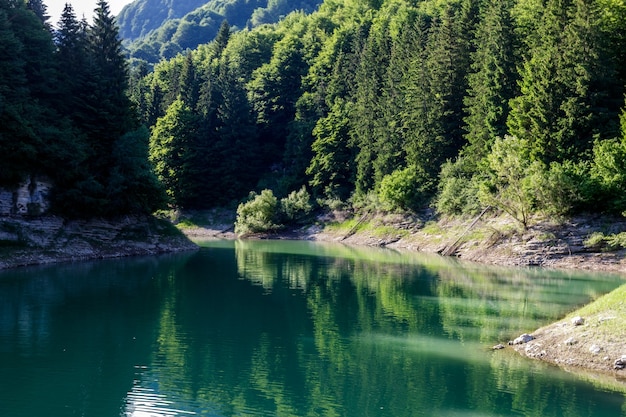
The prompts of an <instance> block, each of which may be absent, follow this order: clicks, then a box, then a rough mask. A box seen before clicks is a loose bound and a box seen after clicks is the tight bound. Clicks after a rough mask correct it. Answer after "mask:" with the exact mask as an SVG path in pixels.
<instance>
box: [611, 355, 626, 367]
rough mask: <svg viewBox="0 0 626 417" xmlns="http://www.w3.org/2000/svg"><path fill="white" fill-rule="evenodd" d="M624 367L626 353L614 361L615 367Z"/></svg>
mask: <svg viewBox="0 0 626 417" xmlns="http://www.w3.org/2000/svg"><path fill="white" fill-rule="evenodd" d="M624 368H626V355H622V357H621V358H619V359H616V360H615V362H613V369H616V370H621V369H624Z"/></svg>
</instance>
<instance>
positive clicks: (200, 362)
mask: <svg viewBox="0 0 626 417" xmlns="http://www.w3.org/2000/svg"><path fill="white" fill-rule="evenodd" d="M261 245H265V246H262V247H261V249H262V250H256V248H255V244H254V243H245V244H241V245H240V244H237V245H235V251H234V257H233V258H229V260H224V259H220V260H219V261H218V262H215V261H213V263H212V264H211V265H213V266H214V267H215V268H217V266H216V265H218V264H219V265H220V267H219V268H220V269H219V271H218V270H214V271H213V272H212V274H211V277H212V278H211V279H210V280H209V279H203V280H196V279H187V278H185V279H182V278H181V277H178V279H177V280H174V281H172V284H171V285H173V286H175V287H176V291H179V290H180V291H181V295H183V296H182V297H181V296H178V295H176V296H174V295H172V296H171V297H166V298H165V301H164V302H163V303H162V312H161V320H160V322H159V329H158V334H159V336H158V339H157V340H158V341H159V343H158V346H159V348H158V349H157V351H156V352H157V353H156V356H155V358H154V361H155V364H158V367H159V369H155V370H154V371H153V372H155V373H157V374H158V376H157V377H155V378H154V379H155V380H158V384H159V387H160V391H161V392H169V393H176V395H179V396H183V397H184V398H186V399H187V400H188V401H190V402H198V403H202V404H213V405H215V406H216V407H218V405H219V407H221V408H220V412H221V413H223V414H224V415H236V414H245V413H246V412H251V410H266V411H267V412H268V413H271V414H273V415H277V416H293V415H310V416H315V415H319V416H322V415H323V416H327V415H346V416H352V415H354V416H357V415H358V416H363V415H368V414H374V413H377V414H381V415H393V416H413V415H416V414H425V415H433V412H434V411H437V410H439V412H440V414H441V415H445V414H446V412H447V411H450V412H452V411H454V410H455V409H476V410H498V409H499V408H501V409H502V414H506V413H508V412H509V410H510V409H511V407H513V409H517V410H523V411H520V412H523V413H525V412H526V410H533V411H537V412H539V413H540V414H541V415H558V413H559V412H560V410H561V408H560V407H561V406H560V405H559V404H556V405H555V404H554V403H553V400H554V398H556V397H559V396H561V395H574V396H575V395H576V393H575V392H573V393H572V391H576V388H575V387H573V388H572V387H571V386H569V385H568V384H566V383H557V384H553V386H551V388H546V387H545V383H543V382H541V379H538V378H537V376H536V375H528V374H527V375H524V372H526V373H527V371H528V370H527V368H524V367H523V366H522V365H515V364H513V365H511V363H510V361H509V362H506V361H504V360H500V361H498V360H497V358H501V356H495V354H494V355H493V356H491V355H488V354H484V352H482V351H481V353H475V352H477V351H479V350H482V349H484V346H482V345H480V344H479V343H481V342H484V341H485V340H489V341H490V340H492V339H490V338H491V337H493V335H494V334H498V332H503V331H504V332H507V331H510V330H509V329H514V328H515V327H516V326H519V325H520V323H524V324H525V323H533V322H534V321H535V320H536V319H542V318H545V317H546V316H548V315H549V314H553V313H551V312H550V307H549V305H548V304H549V303H548V300H549V299H550V295H555V296H558V295H559V294H564V295H563V301H562V302H563V303H565V302H566V301H567V299H568V298H567V297H579V296H580V295H579V292H580V291H582V292H584V291H586V290H587V289H588V288H589V289H590V288H591V283H589V282H586V281H585V280H584V279H581V278H577V277H570V281H568V282H574V281H575V282H580V283H581V286H577V285H574V288H572V291H569V290H565V289H564V288H563V285H565V287H567V284H561V282H562V281H561V280H559V279H558V277H555V276H552V275H550V274H547V275H546V276H543V277H542V276H538V275H537V274H535V272H533V271H529V274H526V273H525V272H520V271H513V272H507V273H505V272H503V271H500V270H496V271H495V272H494V271H491V272H490V271H489V270H485V271H480V270H479V269H477V268H475V267H471V266H467V267H464V266H463V265H462V264H460V265H456V266H453V265H452V264H451V263H446V262H443V263H437V262H430V263H429V262H426V263H420V262H419V261H417V260H416V259H415V258H411V257H410V256H409V257H408V258H407V259H405V260H402V259H401V257H399V256H398V257H395V256H396V255H394V254H393V253H390V252H381V253H384V256H382V255H381V258H384V261H381V260H380V259H378V258H377V256H379V255H378V254H373V252H370V251H365V252H363V253H359V252H358V251H354V250H352V249H350V250H346V251H343V249H342V248H340V250H339V256H338V257H332V256H331V255H332V254H331V253H326V254H325V255H326V256H316V255H315V254H314V253H311V252H310V249H309V252H307V250H306V249H302V250H300V249H299V248H295V249H294V248H292V252H293V253H291V254H288V255H285V254H284V253H281V251H280V250H279V249H278V248H275V249H272V247H271V245H270V244H267V243H262V244H261ZM230 256H232V255H230ZM396 261H397V262H396ZM196 267H197V268H202V265H201V264H198V265H197V266H196ZM189 269H190V271H192V270H193V269H192V268H189ZM191 273H193V272H191ZM222 275H223V278H219V277H220V276H222ZM233 275H236V276H238V277H239V280H233V279H232V278H229V277H230V276H233ZM557 284H558V285H557ZM587 285H589V287H588V288H587V287H586V286H587ZM607 285H608V284H607ZM181 286H185V288H184V290H183V288H182V287H181ZM190 286H191V287H190ZM567 288H569V287H567ZM581 289H582V290H581ZM544 292H546V294H547V295H545V296H544V295H543V294H544ZM172 294H173V293H172ZM568 294H569V295H568ZM525 300H537V301H529V302H527V303H526V305H525V306H524V305H523V303H524V301H525ZM559 302H561V301H559ZM531 307H532V309H531ZM502 328H504V329H505V330H502ZM191 332H193V335H191V334H190V333H191ZM446 334H447V336H448V337H446V336H445V335H446ZM457 340H458V341H460V342H461V343H459V342H458V341H457ZM489 361H491V362H489ZM507 378H516V379H515V381H507ZM540 390H542V392H539V391H540ZM535 391H536V392H535ZM533 395H539V397H538V400H537V402H536V403H530V401H529V398H532V396H533ZM546 398H547V399H546ZM550 401H552V403H550ZM346 404H350V406H349V407H350V408H349V409H346ZM517 407H519V408H517ZM433 410H434V411H433ZM435 414H436V413H435ZM538 415H539V414H538ZM573 415H575V414H573Z"/></svg>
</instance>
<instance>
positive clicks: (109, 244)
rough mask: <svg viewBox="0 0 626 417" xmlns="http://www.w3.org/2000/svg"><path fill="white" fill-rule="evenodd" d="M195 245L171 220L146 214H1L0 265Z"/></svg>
mask: <svg viewBox="0 0 626 417" xmlns="http://www.w3.org/2000/svg"><path fill="white" fill-rule="evenodd" d="M196 249H197V245H196V244H194V243H193V242H191V241H190V240H189V239H188V238H187V237H186V236H185V235H183V234H182V233H180V232H179V231H178V230H177V229H176V228H175V227H174V226H172V224H171V223H169V222H167V221H165V220H160V219H156V218H154V217H151V216H124V217H119V218H115V219H90V220H66V219H63V218H61V217H57V216H52V215H45V216H38V217H32V218H29V217H24V216H13V217H11V216H3V217H0V269H6V268H14V267H19V266H26V265H41V264H49V263H56V262H70V261H79V260H86V259H105V258H119V257H125V256H135V255H152V254H158V253H166V252H177V251H188V250H196Z"/></svg>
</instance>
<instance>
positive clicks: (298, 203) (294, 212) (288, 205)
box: [280, 186, 313, 223]
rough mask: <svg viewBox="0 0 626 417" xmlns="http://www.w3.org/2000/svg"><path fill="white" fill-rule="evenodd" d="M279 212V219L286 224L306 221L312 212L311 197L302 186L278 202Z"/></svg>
mask: <svg viewBox="0 0 626 417" xmlns="http://www.w3.org/2000/svg"><path fill="white" fill-rule="evenodd" d="M280 211H281V213H280V214H281V217H282V218H283V219H284V220H285V222H287V223H298V222H300V221H302V220H304V219H306V218H307V217H308V215H309V214H311V211H313V205H312V204H311V195H310V194H309V192H308V191H307V190H306V188H305V187H304V186H303V187H302V188H301V189H300V190H298V191H292V192H291V193H290V194H289V195H288V196H287V197H285V198H283V199H281V200H280Z"/></svg>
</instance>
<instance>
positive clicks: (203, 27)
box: [117, 0, 321, 63]
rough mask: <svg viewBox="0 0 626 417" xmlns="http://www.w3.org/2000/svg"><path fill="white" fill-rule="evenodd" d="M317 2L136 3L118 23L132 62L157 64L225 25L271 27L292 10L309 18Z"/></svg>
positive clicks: (205, 39)
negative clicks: (137, 60)
mask: <svg viewBox="0 0 626 417" xmlns="http://www.w3.org/2000/svg"><path fill="white" fill-rule="evenodd" d="M320 3H321V0H300V1H287V0H278V1H269V0H208V1H207V0H184V1H177V2H174V1H172V0H136V1H134V2H133V3H131V4H129V5H128V6H126V7H125V8H124V9H123V10H122V12H121V13H120V14H119V16H118V17H117V22H118V25H119V27H120V36H121V37H122V38H123V39H124V40H125V44H126V47H127V48H128V50H129V53H130V56H131V58H134V59H141V60H145V61H147V62H149V63H156V62H158V61H160V60H161V59H162V58H165V59H169V58H171V57H173V56H175V55H176V54H178V53H179V52H181V51H184V50H187V49H194V48H196V47H197V46H198V45H200V44H203V43H208V42H210V41H211V40H213V38H215V36H216V35H217V32H218V30H219V27H220V25H221V24H222V22H223V21H227V22H228V23H229V25H230V26H231V27H233V28H234V29H243V28H252V27H256V26H259V25H261V24H265V23H275V22H277V21H279V20H280V19H281V18H282V17H284V16H285V15H287V14H289V13H290V12H292V11H294V10H301V11H304V12H306V13H310V12H312V11H313V10H315V8H316V7H317V6H318V5H319V4H320Z"/></svg>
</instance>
